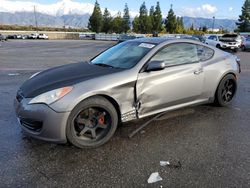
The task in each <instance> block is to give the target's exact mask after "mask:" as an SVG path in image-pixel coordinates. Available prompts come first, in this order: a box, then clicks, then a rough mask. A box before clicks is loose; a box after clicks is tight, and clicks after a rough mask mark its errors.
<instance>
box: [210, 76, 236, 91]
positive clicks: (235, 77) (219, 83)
mask: <svg viewBox="0 0 250 188" xmlns="http://www.w3.org/2000/svg"><path fill="white" fill-rule="evenodd" d="M230 74H231V75H233V76H234V77H235V79H236V80H237V76H236V74H235V73H233V72H229V73H227V74H225V75H224V76H223V77H222V78H221V79H220V81H219V83H218V84H217V87H216V90H215V93H214V95H216V92H217V90H218V87H219V85H220V83H221V81H222V80H223V78H225V77H226V76H227V75H230Z"/></svg>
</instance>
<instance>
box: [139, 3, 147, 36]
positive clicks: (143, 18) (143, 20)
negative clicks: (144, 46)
mask: <svg viewBox="0 0 250 188" xmlns="http://www.w3.org/2000/svg"><path fill="white" fill-rule="evenodd" d="M148 30H149V19H148V10H147V7H146V4H145V2H143V3H142V5H141V7H140V14H139V32H141V33H147V32H148Z"/></svg>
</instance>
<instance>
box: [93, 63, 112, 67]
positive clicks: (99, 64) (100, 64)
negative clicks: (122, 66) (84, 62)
mask: <svg viewBox="0 0 250 188" xmlns="http://www.w3.org/2000/svg"><path fill="white" fill-rule="evenodd" d="M93 65H97V66H101V67H111V68H115V67H114V66H112V65H107V64H103V63H96V64H93Z"/></svg>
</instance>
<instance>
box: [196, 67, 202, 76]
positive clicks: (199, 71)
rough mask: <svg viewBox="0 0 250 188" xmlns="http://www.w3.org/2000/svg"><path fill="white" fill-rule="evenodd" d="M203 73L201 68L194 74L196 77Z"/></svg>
mask: <svg viewBox="0 0 250 188" xmlns="http://www.w3.org/2000/svg"><path fill="white" fill-rule="evenodd" d="M202 72H203V69H202V68H199V69H198V70H196V71H194V74H195V75H199V74H200V73H202Z"/></svg>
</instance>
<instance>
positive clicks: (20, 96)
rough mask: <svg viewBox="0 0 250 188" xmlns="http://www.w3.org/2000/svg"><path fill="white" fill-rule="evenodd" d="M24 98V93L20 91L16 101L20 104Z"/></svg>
mask: <svg viewBox="0 0 250 188" xmlns="http://www.w3.org/2000/svg"><path fill="white" fill-rule="evenodd" d="M23 98H24V96H23V95H22V92H21V91H20V90H19V91H18V92H17V94H16V99H17V101H18V102H21V101H22V100H23Z"/></svg>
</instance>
